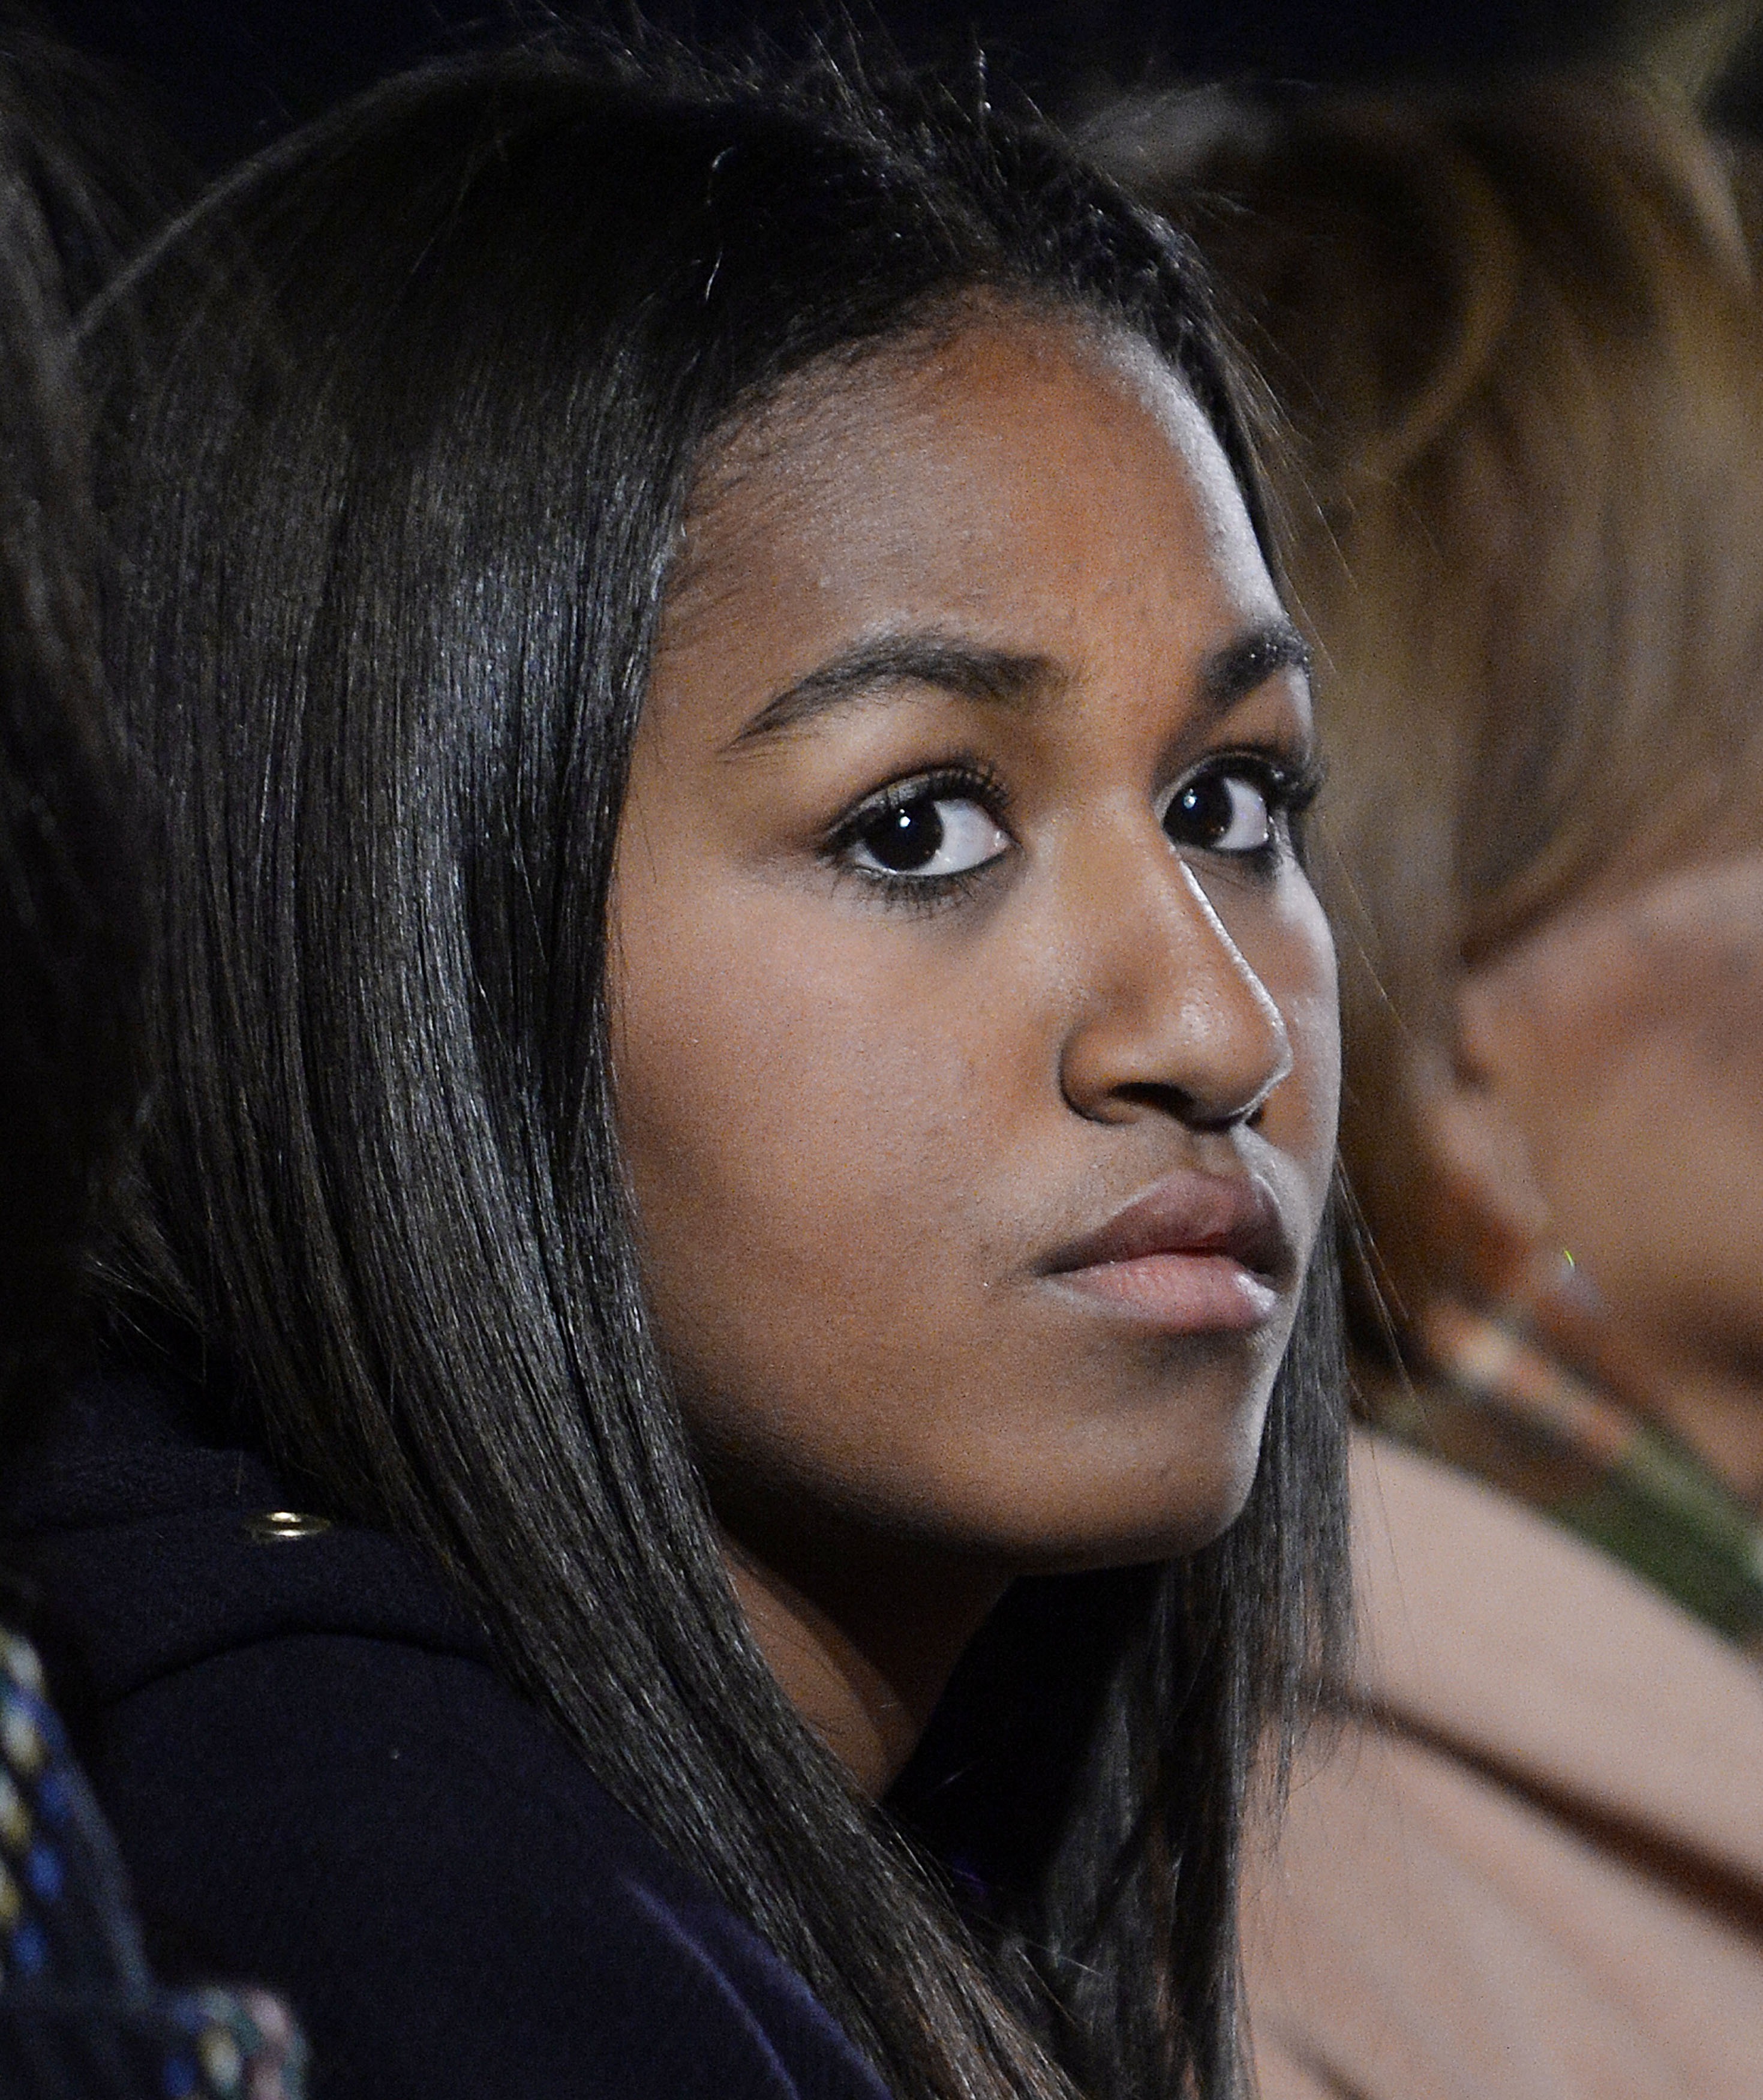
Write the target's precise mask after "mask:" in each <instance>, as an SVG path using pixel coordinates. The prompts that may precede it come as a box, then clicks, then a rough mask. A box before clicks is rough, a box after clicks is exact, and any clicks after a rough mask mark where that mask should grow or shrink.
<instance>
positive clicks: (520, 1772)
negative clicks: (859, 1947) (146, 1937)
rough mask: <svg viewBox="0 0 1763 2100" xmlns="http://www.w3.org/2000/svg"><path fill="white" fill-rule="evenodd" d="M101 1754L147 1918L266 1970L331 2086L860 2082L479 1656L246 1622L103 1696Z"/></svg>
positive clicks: (755, 1952)
mask: <svg viewBox="0 0 1763 2100" xmlns="http://www.w3.org/2000/svg"><path fill="white" fill-rule="evenodd" d="M96 1776H97V1779H98V1782H99V1789H100V1792H101V1793H102V1795H103V1797H104V1800H105V1802H106V1806H107V1807H108V1810H109V1812H110V1814H111V1815H112V1820H114V1822H115V1824H116V1826H117V1831H118V1833H119V1836H120V1838H121V1843H122V1846H123V1848H124V1851H125V1855H126V1858H127V1860H128V1862H129V1864H130V1868H131V1870H132V1872H133V1873H134V1877H135V1880H136V1882H137V1885H138V1886H139V1889H140V1890H141V1895H142V1901H143V1907H144V1908H146V1909H147V1910H148V1913H149V1916H150V1918H151V1919H152V1921H154V1922H156V1923H158V1924H159V1925H160V1926H161V1929H162V1930H163V1929H165V1928H166V1927H170V1929H171V1930H173V1931H174V1932H179V1931H181V1932H183V1933H184V1934H187V1935H189V1939H188V1948H189V1952H190V1953H191V1954H193V1955H195V1956H196V1957H198V1958H200V1957H201V1955H202V1954H203V1953H205V1952H207V1950H208V1948H213V1954H212V1956H211V1957H210V1958H211V1959H213V1960H214V1961H219V1960H221V1959H222V1958H224V1961H226V1963H227V1964H228V1965H231V1967H233V1968H235V1969H237V1968H240V1967H241V1966H242V1967H243V1968H244V1970H245V1971H246V1972H247V1973H249V1974H252V1975H253V1978H254V1979H257V1980H259V1981H262V1982H265V1983H271V1984H273V1985H274V1986H275V1987H276V1988H279V1989H280V1990H281V1991H282V1992H284V1994H285V1995H286V1996H288V1997H289V2000H290V2001H291V2002H292V2003H293V2004H294V2005H295V2006H296V2007H297V2009H298V2010H299V2011H300V2013H301V2014H302V2018H304V2019H305V2021H306V2025H307V2027H308V2030H309V2032H310V2035H311V2041H312V2045H313V2049H314V2054H315V2061H316V2063H317V2065H318V2067H319V2071H320V2080H321V2083H322V2085H323V2087H324V2090H326V2091H327V2092H329V2093H335V2094H344V2093H348V2094H354V2093H360V2094H363V2095H366V2094H368V2093H372V2094H373V2095H375V2096H389V2095H392V2094H400V2093H405V2092H408V2093H411V2094H412V2095H416V2094H419V2093H420V2094H422V2095H424V2096H426V2097H427V2100H433V2096H437V2095H446V2094H451V2093H461V2094H465V2093H471V2094H473V2095H474V2096H478V2095H481V2094H483V2093H487V2092H490V2093H493V2092H497V2091H501V2090H513V2089H519V2090H521V2091H522V2092H534V2091H536V2092H540V2093H543V2092H546V2091H549V2090H551V2089H553V2088H554V2089H556V2090H558V2091H559V2092H564V2091H570V2092H575V2091H581V2092H588V2093H596V2094H599V2093H605V2094H607V2095H626V2094H628V2095H632V2096H637V2095H641V2096H643V2100H648V2096H650V2095H654V2096H655V2100H663V2096H667V2100H672V2096H675V2095H679V2096H686V2095H690V2094H694V2093H712V2092H714V2093H716V2094H717V2095H718V2096H719V2100H720V2096H722V2095H725V2094H730V2093H734V2094H742V2093H753V2094H755V2095H765V2096H777V2097H778V2100H783V2096H789V2095H796V2094H804V2095H806V2094H810V2093H813V2094H822V2093H824V2094H828V2095H831V2094H835V2093H836V2094H850V2095H857V2094H870V2093H872V2092H873V2091H874V2088H873V2086H872V2085H871V2083H870V2079H869V2075H868V2074H867V2072H866V2071H865V2070H864V2068H863V2067H862V2065H861V2063H859V2062H858V2060H857V2058H856V2057H855V2055H854V2053H853V2052H852V2051H851V2049H849V2046H848V2044H847V2043H846V2041H845V2040H844V2036H842V2034H841V2033H840V2031H839V2030H838V2029H837V2027H835V2024H834V2023H832V2021H831V2019H830V2018H828V2017H827V2015H826V2014H825V2012H824V2011H823V2010H822V2008H821V2007H820V2006H819V2005H818V2002H817V2001H815V2000H814V1999H813V1996H812V1995H811V1994H810V1993H809V1992H808V1991H807V1990H806V1989H805V1988H804V1987H803V1986H802V1985H801V1984H800V1982H799V1980H798V1979H796V1977H795V1976H794V1975H793V1974H791V1972H790V1971H789V1970H787V1969H786V1968H785V1967H784V1965H782V1963H781V1962H779V1961H778V1960H777V1958H776V1957H774V1955H773V1954H772V1953H771V1952H770V1951H769V1949H768V1948H766V1947H765V1946H764V1944H763V1943H761V1942H760V1940H759V1939H757V1937H756V1935H753V1934H752V1933H751V1931H749V1930H747V1927H745V1926H743V1924H742V1923H741V1922H740V1921H738V1919H736V1918H735V1917H734V1916H733V1914H732V1913H729V1911H728V1910H727V1909H726V1908H725V1906H723V1905H722V1904H721V1903H719V1902H718V1901H717V1900H716V1898H715V1897H714V1896H713V1895H712V1894H711V1892H710V1891H709V1890H707V1889H706V1888H704V1887H703V1886H701V1885H700V1884H699V1883H698V1882H696V1881H695V1880H694V1878H693V1877H691V1876H690V1875H688V1874H686V1873H684V1872H683V1871H681V1869H680V1868H677V1866H676V1865H675V1864H674V1863H673V1862H672V1860H671V1859H669V1858H668V1855H666V1854H665V1853H664V1852H663V1851H662V1850H661V1848H660V1847H659V1846H658V1845H657V1844H656V1843H655V1841H654V1840H653V1839H652V1838H650V1836H649V1835H648V1833H646V1831H645V1830H644V1829H642V1828H641V1826H640V1825H639V1824H637V1822H636V1821H635V1820H633V1819H632V1818H631V1817H630V1816H628V1815H626V1814H625V1813H624V1811H622V1810H621V1809H620V1808H619V1807H618V1806H617V1804H616V1803H615V1802H613V1801H612V1800H611V1798H610V1797H609V1796H608V1795H607V1794H606V1792H605V1791H604V1789H602V1788H601V1787H600V1786H599V1785H598V1784H597V1782H596V1781H595V1780H593V1777H592V1776H591V1775H590V1774H589V1773H588V1771H586V1770H585V1768H584V1767H583V1766H582V1765H581V1764H580V1762H578V1761H577V1760H576V1759H575V1758H574V1757H573V1756H572V1755H571V1754H570V1753H569V1752H568V1751H567V1750H566V1749H565V1747H564V1746H563V1745H562V1742H561V1741H560V1740H558V1739H556V1738H555V1737H554V1736H553V1734H552V1733H551V1732H550V1730H549V1728H548V1727H546V1725H545V1723H544V1721H543V1719H542V1718H540V1716H539V1715H538V1714H536V1712H534V1711H533V1710H532V1709H531V1708H530V1707H529V1706H528V1705H527V1704H526V1703H525V1702H524V1701H522V1700H521V1699H519V1698H518V1696H516V1695H515V1694H513V1692H510V1691H509V1689H508V1687H505V1685H504V1684H503V1683H501V1681H500V1679H498V1678H497V1677H496V1674H494V1672H493V1671H492V1670H490V1669H489V1668H488V1667H487V1665H485V1664H484V1663H483V1662H481V1661H477V1660H475V1659H474V1658H472V1657H467V1656H463V1655H461V1654H458V1653H456V1652H444V1651H439V1650H436V1649H433V1648H421V1647H419V1646H417V1645H415V1644H414V1643H410V1642H408V1641H402V1640H381V1639H373V1638H372V1637H369V1636H366V1635H360V1634H327V1633H312V1634H296V1633H284V1634H278V1635H273V1636H271V1638H269V1639H262V1640H257V1641H253V1642H250V1643H246V1644H244V1645H241V1646H240V1647H239V1648H233V1649H229V1650H226V1651H223V1652H218V1653H216V1654H213V1655H210V1656H209V1657H205V1658H204V1659H203V1660H202V1661H200V1662H197V1663H194V1664H192V1665H188V1666H187V1667H185V1668H183V1669H181V1670H177V1671H174V1672H173V1673H171V1674H168V1675H166V1676H164V1677H161V1678H159V1679H155V1680H154V1681H153V1682H152V1683H150V1684H147V1685H144V1686H143V1687H140V1688H139V1690H137V1691H135V1692H131V1693H130V1694H129V1695H128V1696H126V1698H124V1699H122V1700H121V1701H118V1702H117V1704H116V1705H114V1706H113V1707H112V1708H111V1709H110V1710H108V1713H107V1714H106V1716H105V1721H104V1730H103V1740H102V1748H101V1752H100V1756H99V1762H98V1765H97V1767H96ZM587 2067H592V2076H585V2075H584V2074H585V2072H586V2071H587Z"/></svg>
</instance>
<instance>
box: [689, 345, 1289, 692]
mask: <svg viewBox="0 0 1763 2100" xmlns="http://www.w3.org/2000/svg"><path fill="white" fill-rule="evenodd" d="M1278 611H1279V602H1278V598H1277V594H1276V591H1275V589H1274V587H1273V585H1272V580H1271V579H1270V577H1269V576H1268V573H1267V568H1266V566H1265V563H1264V562H1263V558H1262V555H1261V552H1260V549H1259V547H1258V544H1257V541H1256V539H1255V536H1254V531H1253V529H1252V527H1251V525H1250V520H1249V518H1248V515H1247V513H1246V510H1245V506H1244V504H1243V501H1242V496H1241V492H1240V491H1239V489H1238V487H1237V486H1236V480H1235V478H1234V476H1233V475H1232V472H1231V469H1230V466H1229V463H1228V461H1227V460H1226V458H1225V456H1224V452H1223V448H1222V447H1221V446H1220V444H1219V441H1218V439H1217V437H1216V436H1215V435H1214V432H1213V430H1212V429H1211V427H1210V424H1209V423H1208V422H1207V421H1206V418H1205V415H1204V413H1203V412H1201V409H1200V408H1199V406H1198V404H1197V403H1196V402H1195V400H1194V399H1193V397H1192V395H1191V393H1190V392H1189V391H1188V389H1187V387H1186V386H1184V385H1183V382H1182V381H1181V380H1180V378H1179V376H1178V375H1177V374H1176V373H1174V372H1173V371H1172V370H1171V369H1170V367H1169V366H1168V365H1167V364H1165V363H1164V361H1163V360H1161V358H1160V357H1159V356H1158V355H1157V353H1156V352H1155V351H1153V349H1151V348H1150V346H1148V345H1146V344H1144V343H1141V342H1138V341H1136V340H1135V339H1133V338H1131V337H1126V335H1125V334H1124V333H1119V332H1116V331H1111V330H1108V329H1105V328H1104V327H1103V326H1101V325H1099V324H1090V323H1086V322H1085V321H1083V320H1073V319H1067V318H1065V317H1063V316H1058V315H1029V314H1024V313H1020V312H1016V311H1009V310H999V311H981V312H980V313H977V314H976V315H975V316H974V317H973V318H972V320H969V321H967V323H965V324H963V325H961V326H959V328H957V329H952V330H950V331H949V332H947V333H943V334H941V335H940V336H939V337H937V339H936V340H935V341H934V342H931V343H929V344H928V345H926V344H919V345H909V346H904V347H893V348H889V349H888V350H885V351H880V352H878V353H876V354H875V355H870V356H867V357H866V358H865V359H863V360H862V362H861V363H859V364H857V365H856V366H854V367H853V368H846V369H843V370H839V371H835V372H830V373H828V372H822V373H810V374H808V375H805V376H804V377H802V378H800V379H799V380H797V381H796V382H793V383H792V385H791V386H789V387H787V388H786V390H784V391H783V392H782V394H780V395H778V397H777V398H776V399H774V401H773V402H771V403H770V404H768V406H767V407H766V408H765V410H764V411H763V412H761V413H760V415H759V416H757V417H756V418H754V419H753V420H752V421H751V422H750V423H748V424H747V426H744V427H743V429H741V430H738V432H737V433H736V435H734V438H733V439H732V440H731V441H729V443H727V444H726V445H725V448H723V449H722V450H721V452H720V453H719V455H718V456H717V457H716V459H715V460H714V461H713V462H712V464H711V465H710V466H709V467H708V469H707V470H706V472H705V474H704V475H703V479H702V483H701V487H700V488H699V492H698V495H697V496H696V498H695V499H694V503H693V505H692V507H691V510H690V515H689V518H688V522H687V527H686V533H685V545H684V547H683V549H682V550H681V561H680V562H679V563H678V565H677V568H676V571H675V578H674V583H673V586H672V591H671V593H670V600H669V605H668V616H667V620H666V622H665V624H664V629H663V647H664V648H665V647H666V646H668V645H669V643H672V644H674V645H677V646H691V644H692V643H694V642H697V641H699V640H701V639H703V629H704V627H705V624H706V623H709V624H710V625H711V626H712V627H713V628H715V629H718V630H720V632H719V633H718V636H717V640H718V643H719V646H725V647H727V646H733V647H734V648H735V649H737V650H738V649H739V648H740V647H741V646H743V645H742V642H741V639H740V636H739V634H738V632H735V631H731V620H732V629H738V627H739V625H740V624H741V622H742V621H743V620H746V621H747V622H749V623H751V622H752V621H755V620H757V621H758V622H759V623H760V625H761V626H762V627H763V629H764V641H765V646H766V648H767V650H768V651H769V652H775V651H780V650H781V651H782V653H783V654H784V655H787V656H788V655H795V654H798V653H800V654H801V655H804V658H805V657H807V656H811V655H813V652H814V651H815V649H816V648H817V647H818V646H822V645H823V643H824V642H825V640H826V636H827V634H828V633H829V631H830V630H833V629H837V630H839V631H840V632H842V633H846V634H850V633H862V632H863V631H865V630H866V629H869V630H875V631H880V630H882V629H888V628H891V627H897V626H899V625H901V624H910V625H913V626H924V625H937V626H945V627H947V628H949V629H952V630H954V629H959V630H960V631H962V632H964V633H977V634H979V635H981V636H987V637H992V638H994V639H996V640H997V641H998V642H999V644H1000V646H1011V647H1032V648H1034V649H1036V650H1037V651H1039V652H1041V653H1042V654H1045V655H1049V656H1052V657H1055V658H1058V659H1060V660H1069V661H1072V662H1073V663H1077V662H1081V661H1082V660H1085V659H1086V658H1087V657H1088V656H1090V655H1093V654H1094V652H1095V649H1096V647H1097V646H1099V643H1100V640H1101V638H1102V636H1103V634H1104V632H1106V633H1108V635H1110V636H1111V637H1113V639H1114V640H1115V641H1116V642H1118V641H1119V640H1120V639H1121V638H1122V636H1124V635H1125V634H1126V633H1129V632H1131V631H1136V632H1138V633H1139V634H1140V635H1141V636H1142V637H1143V638H1144V646H1145V648H1146V650H1147V651H1148V652H1150V653H1151V654H1153V655H1155V654H1157V652H1159V651H1167V650H1168V649H1169V648H1170V646H1172V643H1173V644H1174V645H1175V646H1181V643H1182V642H1183V639H1184V638H1185V639H1186V640H1188V641H1191V642H1192V646H1195V647H1204V646H1211V645H1213V644H1215V642H1217V641H1218V640H1219V638H1220V637H1222V636H1223V635H1225V634H1226V633H1233V632H1235V631H1236V630H1237V629H1241V627H1243V626H1244V625H1245V624H1250V623H1252V622H1254V621H1255V620H1265V619H1267V618H1268V617H1270V616H1273V615H1277V613H1278Z"/></svg>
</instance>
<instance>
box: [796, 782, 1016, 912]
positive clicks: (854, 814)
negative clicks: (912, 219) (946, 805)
mask: <svg viewBox="0 0 1763 2100" xmlns="http://www.w3.org/2000/svg"><path fill="white" fill-rule="evenodd" d="M926 799H929V800H933V801H942V800H945V799H947V800H950V801H968V802H974V803H976V804H977V805H979V807H980V808H981V809H982V810H984V811H985V814H986V815H987V816H989V818H991V820H992V822H993V823H994V824H996V825H997V826H998V828H999V830H1000V831H1003V832H1007V831H1008V830H1009V825H1008V824H1007V822H1006V817H1007V812H1008V810H1009V807H1010V791H1009V790H1008V788H1007V787H1005V785H1004V783H1003V780H1002V779H1000V778H999V776H998V774H996V773H995V772H994V770H992V768H991V767H990V766H989V765H986V764H985V762H984V761H983V760H978V759H963V760H961V761H959V762H957V763H954V764H952V765H933V766H931V767H929V768H928V769H927V770H925V771H924V772H923V773H915V774H910V776H909V777H908V778H907V779H904V780H894V781H890V782H889V783H888V786H887V787H884V788H882V789H881V790H880V791H879V792H878V793H876V794H874V795H867V796H865V797H864V799H863V800H862V801H861V802H859V803H858V804H857V807H856V808H855V809H853V810H851V811H849V812H848V814H846V815H845V816H844V817H842V818H840V820H839V823H838V824H837V825H836V826H835V828H834V830H833V831H832V832H831V835H830V836H828V838H827V840H826V845H825V846H824V847H823V848H822V857H823V858H825V859H826V861H827V862H829V863H830V864H831V866H832V867H834V868H835V870H836V871H837V872H838V873H840V875H843V876H851V877H853V879H855V880H857V881H860V882H862V883H865V884H866V885H868V886H869V888H870V890H871V891H872V892H873V893H876V894H877V895H879V898H880V899H881V901H882V902H884V903H885V904H895V905H899V906H901V907H904V908H905V909H906V910H908V911H938V910H940V909H941V907H943V906H945V905H947V904H953V903H955V902H958V901H959V899H960V898H963V897H964V896H966V895H967V893H968V892H969V891H970V890H971V889H974V888H975V887H976V885H978V884H980V883H981V882H982V881H984V880H985V877H986V876H989V874H991V873H992V871H994V869H995V868H996V867H997V866H998V861H997V860H996V859H994V860H989V861H985V862H981V864H980V866H978V867H969V868H963V869H960V870H959V871H957V872H955V873H954V874H950V875H931V876H925V875H893V874H890V873H889V872H888V871H887V870H886V869H884V868H872V867H858V866H857V865H856V864H855V863H854V862H853V861H852V860H851V859H850V858H849V856H850V854H851V851H852V849H853V847H854V846H856V845H857V843H858V842H859V840H861V838H862V834H863V832H864V830H865V828H866V827H867V826H868V825H869V824H870V823H873V822H874V821H875V818H877V817H879V816H884V815H886V814H888V813H889V812H890V811H893V810H904V809H906V807H908V806H909V805H910V804H912V803H914V802H917V801H922V800H926Z"/></svg>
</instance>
